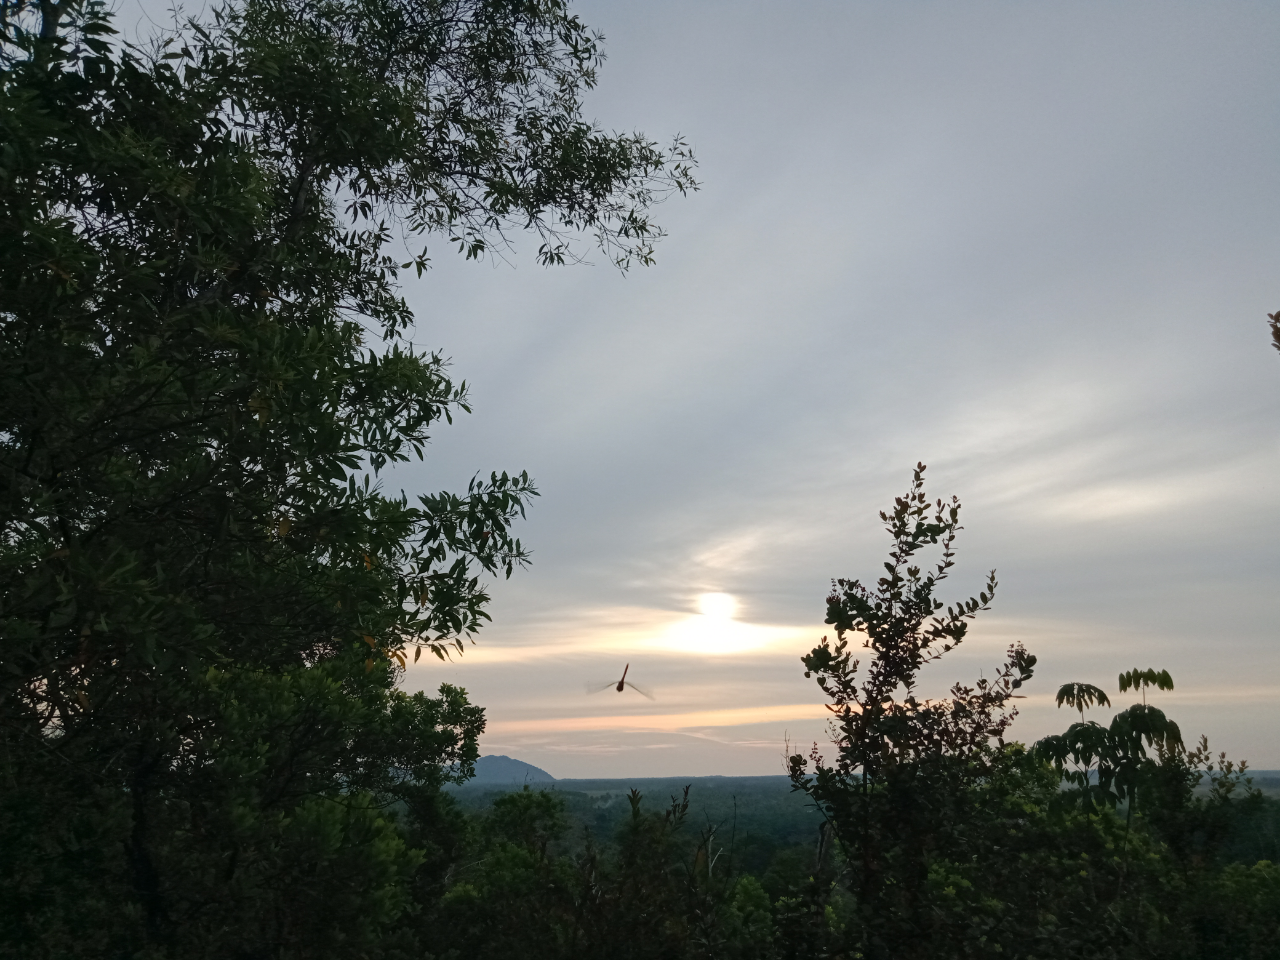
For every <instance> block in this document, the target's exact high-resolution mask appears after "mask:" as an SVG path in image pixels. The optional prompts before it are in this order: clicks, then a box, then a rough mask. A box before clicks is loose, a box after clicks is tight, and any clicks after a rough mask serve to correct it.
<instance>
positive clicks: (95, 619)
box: [0, 0, 694, 957]
mask: <svg viewBox="0 0 1280 960" xmlns="http://www.w3.org/2000/svg"><path fill="white" fill-rule="evenodd" d="M599 60H600V50H599V38H598V37H597V36H596V35H595V34H593V33H591V32H590V31H589V30H588V29H587V28H586V27H585V26H584V25H583V24H582V23H581V22H580V21H579V20H578V19H577V18H576V17H574V16H572V15H571V14H570V13H569V12H568V11H567V9H566V8H565V6H564V5H563V4H562V3H560V2H556V0H528V2H524V0H430V2H427V3H416V4H409V3H405V2H403V0H374V2H372V3H369V2H361V3H354V2H311V0H245V2H243V3H239V4H233V5H230V6H226V7H222V8H220V9H219V10H218V11H217V12H216V13H215V14H214V15H213V17H212V18H211V19H210V20H207V21H206V22H203V23H191V24H189V25H187V27H185V28H184V29H183V30H182V31H181V32H180V33H177V34H174V35H172V36H169V37H167V38H164V39H163V40H161V41H158V42H157V44H156V45H155V46H154V47H152V48H147V49H141V48H137V47H133V46H130V45H128V44H123V43H120V42H118V41H117V40H115V39H113V34H112V28H111V21H110V18H109V16H108V15H107V14H106V12H105V8H104V7H103V5H102V4H100V3H98V2H96V0H62V2H60V3H54V2H43V0H42V2H39V3H35V2H30V0H0V487H2V490H3V494H2V497H0V632H2V635H3V642H4V648H3V653H2V660H0V738H2V740H3V746H2V747H0V765H2V768H3V769H2V771H0V777H2V778H3V795H2V796H0V850H2V851H3V852H2V853H0V858H2V859H3V869H0V877H2V879H0V916H3V917H4V919H3V920H2V921H0V923H2V924H4V928H3V933H4V936H5V940H6V943H8V944H11V945H15V946H14V947H13V949H15V950H17V951H18V954H19V955H31V956H44V955H53V954H57V955H60V956H77V955H85V956H96V955H101V954H104V953H110V954H112V955H125V954H128V955H134V954H137V955H146V956H170V955H172V956H184V957H193V956H206V955H207V956H229V955H244V956H265V955H268V954H270V955H272V956H303V955H313V954H314V953H315V952H317V951H322V952H324V953H325V955H333V956H337V955H352V956H354V955H361V956H364V955H368V952H369V951H373V950H387V949H391V947H390V946H388V944H389V943H390V941H389V940H387V931H388V930H390V929H393V928H394V927H395V924H396V923H397V918H402V917H404V916H406V915H407V914H408V913H411V912H412V911H413V910H415V909H417V908H416V907H415V906H414V904H413V898H412V896H411V895H410V891H411V890H412V889H414V886H415V884H422V883H428V882H429V877H427V875H426V874H424V873H423V871H424V870H428V872H429V868H430V867H431V864H432V863H433V862H434V860H433V859H432V858H433V857H435V856H436V854H435V853H432V849H431V845H432V842H433V841H432V839H431V836H430V832H431V831H430V829H428V827H427V826H424V825H429V824H431V823H434V822H436V821H437V820H438V819H439V818H440V817H441V816H443V814H442V813H441V812H440V810H439V809H438V802H437V799H435V794H436V791H437V790H438V787H439V786H440V784H441V783H442V782H444V781H447V780H450V779H457V778H461V777H465V776H466V775H467V773H468V771H469V769H470V763H471V762H472V760H473V759H474V758H475V756H476V738H477V736H478V734H479V732H480V730H481V729H482V727H483V713H482V711H481V710H480V709H479V708H477V707H474V706H472V705H470V704H469V703H468V701H467V699H466V696H465V694H464V692H463V691H461V690H458V689H456V688H453V687H449V686H444V687H442V688H441V690H440V694H439V696H438V697H427V696H425V695H424V694H414V695H408V694H406V693H404V692H402V691H400V690H399V689H398V688H397V682H398V680H399V679H400V678H401V677H402V676H403V674H404V671H405V669H406V667H407V665H408V657H409V656H412V657H413V658H414V659H417V658H418V657H419V656H420V654H421V653H422V651H423V650H424V649H426V650H429V651H432V652H434V653H435V654H436V655H437V656H440V657H441V658H443V657H444V656H445V655H446V654H447V652H448V651H449V649H450V648H452V647H456V648H458V649H461V647H462V643H463V641H464V639H465V638H466V637H468V636H470V635H471V634H473V633H474V632H475V631H476V630H477V629H478V628H479V627H480V625H481V624H482V622H483V621H484V620H486V619H487V616H488V615H487V614H486V612H485V607H486V603H487V601H488V587H487V586H486V582H487V580H488V579H489V578H492V577H494V576H503V575H507V576H509V575H510V574H511V573H512V571H513V570H514V569H516V568H518V567H520V566H521V565H523V564H524V563H525V562H526V561H527V559H528V553H527V551H526V550H525V548H524V547H523V546H522V545H521V543H520V541H519V540H518V539H516V538H515V536H514V535H513V533H512V529H511V528H512V524H513V522H514V521H515V520H516V519H517V518H518V517H519V516H520V515H522V513H523V511H524V509H525V506H526V504H527V503H528V502H529V500H530V498H531V497H533V496H535V495H536V491H535V489H534V487H533V484H532V482H531V481H530V479H529V478H528V477H527V476H526V475H525V474H523V473H493V474H490V475H489V477H488V479H482V478H480V477H477V479H475V480H474V481H473V482H472V483H471V484H470V486H469V487H468V489H467V490H466V491H465V492H463V493H453V492H442V493H439V494H433V495H427V496H423V497H420V498H418V499H416V500H413V501H411V500H410V499H409V498H407V497H406V496H404V495H403V494H392V493H389V492H386V491H384V490H383V489H382V488H381V486H380V483H379V481H378V476H379V473H380V472H381V471H382V470H384V469H385V468H386V467H387V466H388V465H391V464H395V463H398V462H403V461H406V460H408V459H410V458H413V457H417V458H421V457H422V456H423V455H424V452H425V448H426V444H427V443H428V440H429V438H430V435H431V433H432V432H433V431H434V430H435V429H436V428H437V427H439V426H440V425H441V424H442V423H445V422H449V421H451V419H452V417H453V415H454V413H456V412H458V411H465V410H466V409H467V404H468V400H467V391H466V385H465V383H462V382H455V381H454V380H453V379H452V378H451V377H450V375H449V370H448V366H447V363H446V361H445V359H444V357H443V356H441V355H440V354H434V353H423V352H421V351H419V350H418V349H417V348H415V347H414V346H413V344H412V343H411V342H410V341H409V339H408V338H407V336H406V331H407V330H408V327H409V325H410V324H411V322H412V315H411V313H410V311H409V308H408V306H407V305H406V303H405V301H404V300H403V298H402V297H401V295H400V293H399V291H398V286H397V284H398V279H399V277H400V275H401V274H402V273H403V271H405V270H414V271H416V272H417V273H419V274H420V273H421V272H422V271H423V270H424V269H425V268H426V267H427V266H428V265H429V261H428V259H427V257H426V251H425V250H424V251H423V252H422V253H419V254H417V255H413V254H409V253H408V252H405V251H404V250H403V249H401V248H403V245H404V243H406V242H407V241H408V240H409V239H411V238H412V237H414V236H422V235H441V236H443V237H445V238H448V239H449V240H450V241H451V242H453V243H456V244H457V245H459V246H460V248H461V250H462V252H463V253H464V254H465V255H466V256H472V257H474V256H479V255H481V254H483V253H484V252H485V251H486V250H488V249H492V248H493V246H494V244H501V243H503V242H505V239H506V237H507V236H508V233H509V232H510V231H511V230H512V229H520V230H530V231H532V232H533V233H534V234H535V235H537V236H538V237H540V240H541V248H540V251H539V254H538V256H539V259H540V260H541V261H543V262H546V263H556V262H560V261H563V260H565V259H566V258H569V257H573V256H577V255H578V254H575V253H574V250H575V249H576V248H575V247H574V246H573V243H574V240H573V238H574V236H576V235H578V234H583V233H585V234H594V236H595V239H596V242H598V243H599V245H600V246H601V247H602V248H603V249H604V250H605V251H606V253H607V254H608V256H609V258H610V259H611V260H613V261H614V262H616V263H618V264H619V265H620V266H623V267H625V266H627V265H628V264H631V263H647V262H649V261H650V259H651V258H652V250H653V246H652V245H653V242H654V241H655V240H656V238H657V237H658V236H660V234H661V231H660V230H659V229H658V228H657V227H656V226H655V225H654V224H653V223H652V222H651V221H650V219H649V215H648V211H649V209H650V207H651V206H652V204H653V203H655V202H656V201H657V200H659V199H661V198H662V196H664V195H665V194H666V193H670V192H672V191H684V190H687V189H689V188H691V187H692V186H694V184H693V181H692V178H691V175H690V158H689V156H688V154H687V151H685V150H684V148H683V146H682V145H680V144H679V143H677V144H676V146H675V147H674V148H673V149H672V150H663V149H660V148H659V147H658V146H657V145H655V144H654V143H652V142H651V141H649V140H647V139H646V138H644V137H643V136H642V135H639V134H622V135H615V134H609V133H605V132H603V131H601V130H599V129H597V128H596V127H594V126H593V125H592V124H590V123H588V122H587V121H585V120H584V119H583V117H582V115H581V98H582V95H583V92H584V91H585V90H586V89H588V88H589V87H590V86H591V85H592V84H593V83H594V81H595V71H596V68H597V66H598V64H599ZM398 249H400V250H401V252H399V253H398V254H397V250H398ZM397 816H398V817H399V818H400V821H401V825H400V827H394V826H393V821H394V820H395V818H396V817H397ZM415 823H416V824H418V826H416V827H415V826H413V824H415ZM415 831H416V832H415ZM412 837H416V838H417V839H416V840H412V842H410V840H409V839H406V838H412ZM16 945H23V946H21V947H18V946H16Z"/></svg>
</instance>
